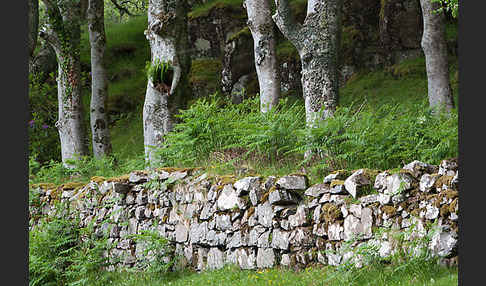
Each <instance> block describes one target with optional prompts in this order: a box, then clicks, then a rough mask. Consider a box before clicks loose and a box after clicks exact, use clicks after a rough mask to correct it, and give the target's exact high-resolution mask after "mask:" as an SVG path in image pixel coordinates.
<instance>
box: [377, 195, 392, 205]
mask: <svg viewBox="0 0 486 286" xmlns="http://www.w3.org/2000/svg"><path fill="white" fill-rule="evenodd" d="M378 201H379V202H380V204H382V205H386V204H388V203H390V201H391V196H390V195H385V194H379V195H378Z"/></svg>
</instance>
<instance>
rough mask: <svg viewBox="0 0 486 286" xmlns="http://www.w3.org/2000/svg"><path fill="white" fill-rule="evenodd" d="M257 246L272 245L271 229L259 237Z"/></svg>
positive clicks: (265, 246)
mask: <svg viewBox="0 0 486 286" xmlns="http://www.w3.org/2000/svg"><path fill="white" fill-rule="evenodd" d="M257 246H258V247H263V248H267V247H270V231H265V232H264V233H262V234H261V235H260V236H259V237H258V240H257Z"/></svg>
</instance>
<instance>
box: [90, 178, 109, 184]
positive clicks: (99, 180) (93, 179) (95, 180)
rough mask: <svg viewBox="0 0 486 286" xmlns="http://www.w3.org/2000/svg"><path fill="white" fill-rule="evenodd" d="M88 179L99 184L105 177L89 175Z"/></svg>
mask: <svg viewBox="0 0 486 286" xmlns="http://www.w3.org/2000/svg"><path fill="white" fill-rule="evenodd" d="M90 181H91V182H95V183H97V184H100V183H102V182H104V181H106V178H105V177H101V176H94V177H91V179H90Z"/></svg>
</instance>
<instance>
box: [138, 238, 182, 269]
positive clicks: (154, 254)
mask: <svg viewBox="0 0 486 286" xmlns="http://www.w3.org/2000/svg"><path fill="white" fill-rule="evenodd" d="M130 238H131V239H133V240H134V241H135V242H136V243H137V244H141V245H143V255H144V259H143V260H142V261H141V262H140V267H141V269H143V270H144V271H145V272H147V273H155V274H159V275H160V274H167V273H168V272H169V270H171V268H172V267H173V266H174V265H175V263H176V258H174V248H173V246H172V245H171V244H170V243H169V241H168V240H167V238H165V237H163V236H161V235H160V234H159V232H157V231H155V230H143V231H141V232H140V233H139V234H134V235H131V236H130Z"/></svg>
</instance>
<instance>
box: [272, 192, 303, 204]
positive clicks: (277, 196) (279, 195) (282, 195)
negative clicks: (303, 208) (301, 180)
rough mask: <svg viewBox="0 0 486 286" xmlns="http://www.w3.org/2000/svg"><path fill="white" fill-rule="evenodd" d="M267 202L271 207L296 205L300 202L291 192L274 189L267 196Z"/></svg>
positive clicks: (297, 196) (298, 197)
mask: <svg viewBox="0 0 486 286" xmlns="http://www.w3.org/2000/svg"><path fill="white" fill-rule="evenodd" d="M268 201H269V202H270V204H272V205H289V204H297V203H298V202H299V201H300V196H299V195H297V194H296V193H294V192H292V191H288V190H282V189H275V190H274V191H272V192H270V194H269V195H268Z"/></svg>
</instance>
